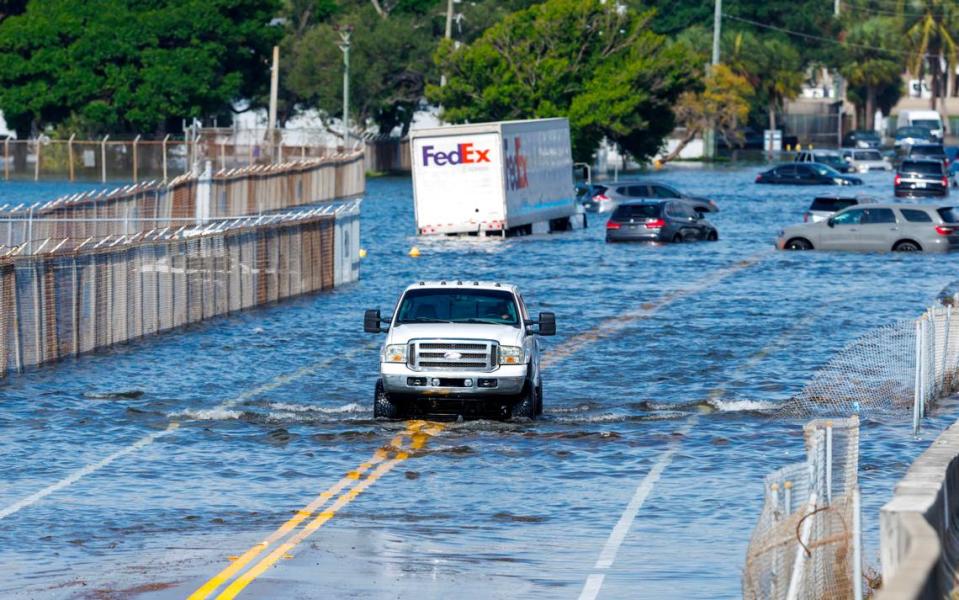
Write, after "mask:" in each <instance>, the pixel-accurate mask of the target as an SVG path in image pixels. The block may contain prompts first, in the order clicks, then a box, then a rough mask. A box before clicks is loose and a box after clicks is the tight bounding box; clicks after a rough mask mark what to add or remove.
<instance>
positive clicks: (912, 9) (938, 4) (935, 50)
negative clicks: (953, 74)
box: [899, 0, 959, 110]
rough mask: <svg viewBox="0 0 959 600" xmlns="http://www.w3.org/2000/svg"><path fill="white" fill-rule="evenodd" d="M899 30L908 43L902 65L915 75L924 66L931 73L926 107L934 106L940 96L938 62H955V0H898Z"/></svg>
mask: <svg viewBox="0 0 959 600" xmlns="http://www.w3.org/2000/svg"><path fill="white" fill-rule="evenodd" d="M899 14H900V15H901V18H902V23H903V29H902V31H903V34H904V36H905V38H906V40H907V42H908V44H909V60H908V62H907V65H906V67H907V68H908V69H909V71H910V72H911V73H913V74H915V75H917V76H919V75H920V74H921V73H923V71H924V68H926V67H928V69H929V73H930V75H932V99H931V102H930V108H932V109H933V110H936V98H937V97H940V96H944V94H943V92H944V90H943V88H944V85H943V83H944V82H943V80H942V79H943V74H944V73H943V68H942V63H943V61H945V62H946V63H947V64H953V65H954V64H956V51H957V45H956V37H955V36H954V35H953V26H954V25H955V24H956V23H957V16H959V7H957V5H956V1H955V0H899Z"/></svg>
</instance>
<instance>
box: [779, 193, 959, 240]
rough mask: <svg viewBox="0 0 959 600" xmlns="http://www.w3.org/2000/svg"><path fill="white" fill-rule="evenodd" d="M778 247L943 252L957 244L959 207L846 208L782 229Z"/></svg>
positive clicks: (958, 236) (878, 206) (870, 205)
mask: <svg viewBox="0 0 959 600" xmlns="http://www.w3.org/2000/svg"><path fill="white" fill-rule="evenodd" d="M776 247H777V248H779V249H780V250H859V251H864V252H888V251H890V250H891V251H893V252H948V251H950V250H955V249H957V248H959V207H954V206H929V205H921V204H869V205H866V206H851V207H849V208H847V209H845V210H842V211H840V212H838V213H836V214H835V215H834V216H832V217H829V218H828V219H826V220H825V221H820V222H818V223H803V224H801V225H793V226H791V227H786V228H785V229H783V230H782V231H780V232H779V237H778V238H777V239H776Z"/></svg>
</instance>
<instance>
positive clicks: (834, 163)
mask: <svg viewBox="0 0 959 600" xmlns="http://www.w3.org/2000/svg"><path fill="white" fill-rule="evenodd" d="M793 162H798V163H819V164H823V165H828V166H830V167H832V168H833V169H836V170H837V171H839V172H840V173H852V172H854V171H855V170H856V168H855V167H853V166H852V165H850V164H849V163H848V162H847V161H846V160H845V159H843V157H842V155H841V154H840V153H839V152H836V151H834V150H805V151H803V152H799V153H798V154H796V160H795V161H793Z"/></svg>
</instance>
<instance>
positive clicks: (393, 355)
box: [383, 344, 406, 363]
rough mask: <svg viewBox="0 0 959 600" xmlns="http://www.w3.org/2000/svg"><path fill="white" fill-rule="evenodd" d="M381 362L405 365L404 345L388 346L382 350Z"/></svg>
mask: <svg viewBox="0 0 959 600" xmlns="http://www.w3.org/2000/svg"><path fill="white" fill-rule="evenodd" d="M383 362H388V363H405V362H406V344H389V345H388V346H386V348H383Z"/></svg>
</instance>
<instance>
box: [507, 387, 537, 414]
mask: <svg viewBox="0 0 959 600" xmlns="http://www.w3.org/2000/svg"><path fill="white" fill-rule="evenodd" d="M537 397H538V394H537V393H536V388H535V387H533V386H532V385H530V384H529V383H527V384H526V385H525V386H524V387H523V393H522V395H521V396H520V397H519V400H517V402H516V404H514V405H513V408H512V409H511V410H510V417H512V418H514V419H535V418H536V414H537V413H536V408H537V406H538V404H537Z"/></svg>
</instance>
